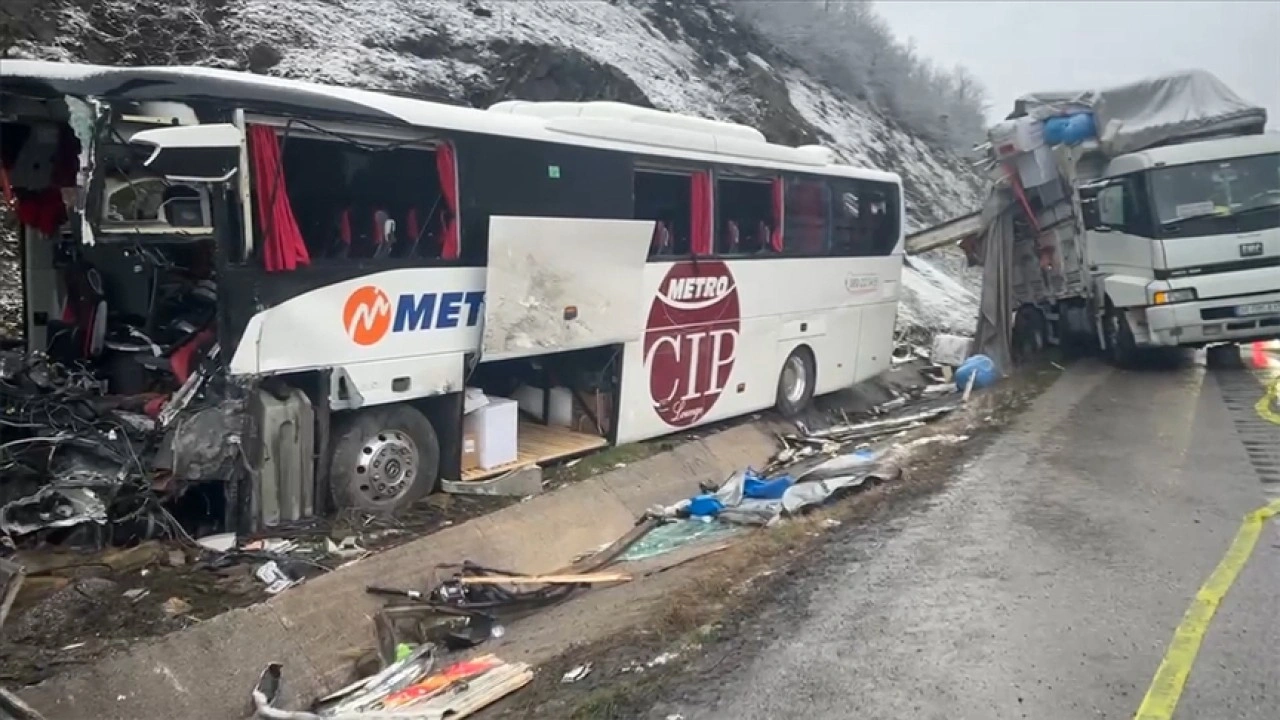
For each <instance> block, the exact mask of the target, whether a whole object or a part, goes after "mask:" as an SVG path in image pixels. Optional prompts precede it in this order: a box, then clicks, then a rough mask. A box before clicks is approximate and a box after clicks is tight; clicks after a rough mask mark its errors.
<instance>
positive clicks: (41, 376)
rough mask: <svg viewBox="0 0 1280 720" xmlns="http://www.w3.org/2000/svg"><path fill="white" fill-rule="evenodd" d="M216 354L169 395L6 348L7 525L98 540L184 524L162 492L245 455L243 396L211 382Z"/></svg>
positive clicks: (177, 491)
mask: <svg viewBox="0 0 1280 720" xmlns="http://www.w3.org/2000/svg"><path fill="white" fill-rule="evenodd" d="M216 358H217V352H216V347H215V348H214V350H213V351H212V352H210V353H208V354H207V355H206V358H205V360H206V362H205V363H204V364H202V366H201V367H199V368H197V369H196V370H195V371H194V372H192V373H191V374H190V376H189V377H187V378H186V380H185V382H183V383H182V384H181V385H177V386H176V389H175V390H173V391H172V392H171V393H170V394H168V395H166V394H163V393H158V392H147V393H142V394H139V395H130V396H114V395H109V394H107V393H106V388H105V383H104V382H103V381H102V380H100V379H99V378H98V377H97V376H95V375H94V374H93V373H92V372H90V371H89V370H86V369H79V368H69V367H67V366H65V365H62V364H60V363H57V362H55V361H53V360H52V359H50V358H49V357H48V356H47V355H45V354H43V353H30V354H28V353H22V352H18V351H8V352H3V353H0V473H3V476H4V478H5V482H4V484H3V497H4V498H5V501H6V502H5V504H4V505H3V507H0V531H3V532H4V533H6V534H7V535H9V536H10V537H23V536H31V535H33V534H36V533H41V534H43V535H44V536H45V537H46V538H48V539H54V540H57V541H61V542H74V543H76V544H97V545H102V544H106V543H112V542H123V541H127V540H129V539H139V538H142V539H145V538H148V537H155V536H158V535H160V534H166V533H168V534H174V533H183V532H185V531H184V530H182V529H181V527H180V526H178V525H177V522H176V520H175V518H174V517H173V515H172V514H171V512H170V511H169V510H168V509H167V508H166V507H165V506H164V502H163V501H165V500H170V499H173V498H176V497H177V496H179V495H181V494H182V492H183V491H184V490H185V489H187V482H186V481H187V480H188V479H190V478H215V477H226V478H230V477H233V476H234V474H235V472H236V466H237V463H238V462H243V458H244V455H243V452H242V451H241V449H240V448H241V446H240V437H241V433H242V432H243V431H244V423H245V422H246V418H247V415H246V414H245V413H244V412H243V410H244V405H245V402H244V400H243V397H242V396H241V397H236V396H228V395H227V394H226V392H227V388H228V387H229V386H228V385H226V384H225V383H223V384H222V387H219V388H216V389H215V388H213V387H210V386H209V385H210V383H209V381H210V379H211V378H213V377H215V373H214V370H213V367H212V365H213V363H214V362H216ZM49 531H61V532H60V533H59V535H58V536H54V537H52V538H50V536H49Z"/></svg>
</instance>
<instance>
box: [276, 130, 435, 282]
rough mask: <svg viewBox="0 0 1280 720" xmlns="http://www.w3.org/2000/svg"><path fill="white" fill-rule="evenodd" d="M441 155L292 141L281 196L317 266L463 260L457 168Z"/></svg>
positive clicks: (420, 150)
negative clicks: (355, 261)
mask: <svg viewBox="0 0 1280 720" xmlns="http://www.w3.org/2000/svg"><path fill="white" fill-rule="evenodd" d="M442 147H443V146H442ZM441 152H442V151H441V150H439V149H432V148H425V147H424V148H407V147H398V148H394V149H381V148H370V147H364V146H360V145H355V144H353V143H348V142H343V141H341V140H334V139H317V138H313V137H305V136H304V137H298V136H290V137H287V138H286V139H285V142H284V143H283V153H282V154H283V166H284V172H283V173H282V175H283V183H281V184H282V187H281V188H280V189H279V192H287V193H288V196H289V201H290V204H291V206H292V208H293V214H294V216H295V218H296V220H297V224H298V229H299V230H300V231H301V232H302V237H303V240H304V241H305V242H306V245H307V251H308V253H309V254H310V256H311V259H312V262H313V263H314V262H317V261H318V262H325V261H330V262H333V261H343V260H351V259H373V260H379V259H387V260H390V259H454V258H456V257H457V252H458V247H457V229H456V224H455V219H454V218H455V216H456V215H455V213H456V208H453V207H452V204H453V203H455V202H456V193H455V192H453V187H450V188H448V190H449V192H445V181H444V179H443V174H444V173H445V172H447V173H448V174H449V175H451V176H452V175H453V174H454V168H455V167H456V164H455V163H454V161H453V158H452V148H446V149H445V150H443V152H444V153H446V154H447V155H448V156H449V157H448V158H446V160H447V161H446V162H444V163H442V162H441V158H440V154H441ZM454 181H455V180H454V177H450V178H449V179H448V183H449V184H450V185H452V184H453V183H454Z"/></svg>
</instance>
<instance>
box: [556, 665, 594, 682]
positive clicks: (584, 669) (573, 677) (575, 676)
mask: <svg viewBox="0 0 1280 720" xmlns="http://www.w3.org/2000/svg"><path fill="white" fill-rule="evenodd" d="M590 674H591V663H587V664H585V665H579V666H578V667H576V668H574V669H572V670H570V671H569V672H567V673H565V674H564V675H563V676H561V678H560V682H562V683H565V684H568V683H576V682H578V681H579V680H581V679H582V678H584V677H586V676H588V675H590Z"/></svg>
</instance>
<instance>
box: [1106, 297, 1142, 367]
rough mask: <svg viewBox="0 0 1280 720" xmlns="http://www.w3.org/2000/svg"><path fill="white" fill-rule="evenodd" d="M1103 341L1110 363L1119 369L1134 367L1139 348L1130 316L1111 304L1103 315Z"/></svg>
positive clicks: (1108, 304)
mask: <svg viewBox="0 0 1280 720" xmlns="http://www.w3.org/2000/svg"><path fill="white" fill-rule="evenodd" d="M1102 339H1103V342H1104V343H1105V344H1104V346H1103V352H1105V353H1106V356H1107V361H1108V362H1110V363H1111V364H1112V365H1115V366H1116V367H1119V368H1127V367H1131V366H1132V365H1133V361H1134V359H1135V357H1136V356H1137V354H1138V347H1137V344H1136V343H1135V341H1134V339H1133V328H1131V327H1129V316H1128V314H1127V313H1125V312H1124V311H1122V310H1118V309H1116V308H1115V306H1113V305H1112V304H1111V303H1107V310H1106V312H1105V313H1103V315H1102Z"/></svg>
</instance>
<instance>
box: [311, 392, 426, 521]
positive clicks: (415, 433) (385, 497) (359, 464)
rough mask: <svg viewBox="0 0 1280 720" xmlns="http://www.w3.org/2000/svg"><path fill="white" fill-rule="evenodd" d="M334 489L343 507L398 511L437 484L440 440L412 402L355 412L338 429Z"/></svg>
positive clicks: (333, 463)
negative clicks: (411, 404) (412, 405)
mask: <svg viewBox="0 0 1280 720" xmlns="http://www.w3.org/2000/svg"><path fill="white" fill-rule="evenodd" d="M336 437H337V440H336V442H335V443H334V446H333V458H332V461H331V463H330V466H329V488H330V493H331V495H332V496H333V504H334V506H335V507H337V508H338V509H345V508H352V509H357V510H364V511H366V512H372V513H378V514H388V515H389V514H393V513H396V512H398V511H400V510H403V509H404V508H406V507H408V506H409V505H412V504H413V503H414V502H415V501H417V500H419V499H420V498H422V497H423V496H424V495H426V494H427V493H429V492H431V491H432V490H434V489H435V486H436V480H437V476H438V473H439V471H440V441H439V440H438V439H437V438H436V431H435V428H433V427H431V421H430V420H427V418H426V416H425V415H423V414H422V413H420V412H418V411H417V410H415V409H414V408H412V407H409V406H407V405H390V406H386V407H377V408H372V409H369V410H362V411H357V412H355V413H354V414H353V415H352V416H351V417H350V418H349V419H348V420H347V421H346V422H345V423H344V424H343V425H342V426H341V427H340V429H339V431H338V432H337V433H336Z"/></svg>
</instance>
